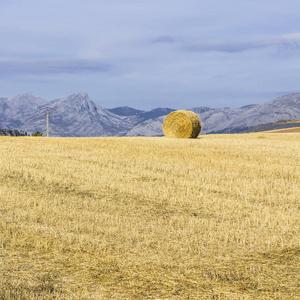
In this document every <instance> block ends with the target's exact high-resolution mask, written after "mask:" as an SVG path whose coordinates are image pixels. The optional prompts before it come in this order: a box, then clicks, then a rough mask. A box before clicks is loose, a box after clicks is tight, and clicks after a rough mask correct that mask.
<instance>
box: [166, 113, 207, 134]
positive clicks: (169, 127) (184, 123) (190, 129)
mask: <svg viewBox="0 0 300 300" xmlns="http://www.w3.org/2000/svg"><path fill="white" fill-rule="evenodd" d="M201 127H202V125H201V122H200V120H199V117H198V116H197V115H196V114H195V113H193V112H192V111H187V110H177V111H173V112H171V113H170V114H168V115H167V117H166V118H165V121H164V124H163V131H164V134H165V136H166V137H167V138H196V137H197V136H198V135H199V133H200V131H201Z"/></svg>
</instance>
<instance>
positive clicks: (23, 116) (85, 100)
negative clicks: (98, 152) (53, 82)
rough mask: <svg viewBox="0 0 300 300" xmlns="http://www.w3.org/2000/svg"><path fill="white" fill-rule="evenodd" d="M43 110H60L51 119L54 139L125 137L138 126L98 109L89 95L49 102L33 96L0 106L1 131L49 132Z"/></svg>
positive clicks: (0, 103) (80, 94) (17, 97)
mask: <svg viewBox="0 0 300 300" xmlns="http://www.w3.org/2000/svg"><path fill="white" fill-rule="evenodd" d="M42 107H51V108H54V109H56V111H54V112H53V113H52V114H51V115H50V133H51V135H54V136H112V135H124V134H125V133H126V132H127V131H128V130H130V129H131V128H132V127H133V126H134V125H132V124H131V123H130V122H127V121H126V120H124V118H122V117H120V116H117V115H115V114H113V113H111V112H109V111H108V110H106V109H104V108H102V107H100V106H96V105H95V104H94V103H93V101H92V100H91V99H90V98H89V97H88V95H87V94H86V93H83V92H80V93H76V94H73V95H71V96H69V97H67V98H60V99H56V100H52V101H46V100H44V99H42V98H39V97H36V96H34V95H32V94H30V93H25V94H21V95H18V96H16V97H13V98H10V99H6V100H3V101H1V102H0V128H7V129H21V130H25V131H28V132H35V131H37V130H38V131H41V132H44V133H45V132H46V127H47V119H46V115H45V114H43V113H41V112H40V111H39V109H40V108H42Z"/></svg>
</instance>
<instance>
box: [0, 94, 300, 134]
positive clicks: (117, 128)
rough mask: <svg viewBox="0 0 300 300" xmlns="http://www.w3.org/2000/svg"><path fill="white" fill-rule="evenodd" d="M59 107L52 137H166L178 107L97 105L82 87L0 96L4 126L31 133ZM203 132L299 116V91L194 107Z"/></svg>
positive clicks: (43, 126) (244, 127) (52, 123)
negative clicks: (237, 104)
mask: <svg viewBox="0 0 300 300" xmlns="http://www.w3.org/2000/svg"><path fill="white" fill-rule="evenodd" d="M46 106H49V107H52V108H55V109H56V111H55V112H54V113H53V114H51V116H50V135H51V136H75V137H76V136H78V137H80V136H125V135H127V136H162V135H163V131H162V125H163V121H164V119H165V117H166V116H167V115H168V114H169V113H170V112H172V111H174V110H175V109H173V108H155V109H152V110H150V111H143V110H138V109H134V108H131V107H128V106H123V107H116V108H112V109H105V108H103V107H101V106H99V105H96V104H95V103H94V102H93V101H92V100H91V99H90V98H89V96H88V95H87V94H86V93H84V92H79V93H76V94H73V95H71V96H69V97H66V98H59V99H55V100H50V101H48V100H45V99H42V98H40V97H38V96H35V95H33V94H31V93H24V94H21V95H17V96H15V97H12V98H1V97H0V128H6V129H18V130H23V131H27V132H30V133H32V132H36V131H40V132H44V133H45V132H46V124H47V123H46V115H45V114H43V113H41V112H40V111H39V109H40V108H43V107H46ZM189 110H191V111H194V112H195V113H196V114H198V115H199V117H200V120H201V123H202V125H203V127H202V131H201V134H207V133H235V132H245V131H247V130H249V131H251V130H252V131H253V130H254V127H256V126H265V125H264V124H273V123H274V122H276V121H279V120H292V119H300V93H295V94H289V95H285V96H282V97H279V98H276V99H274V100H272V101H269V102H266V103H263V104H250V105H247V106H243V107H241V108H229V107H225V108H217V109H216V108H209V107H201V106H199V107H195V108H191V109H189Z"/></svg>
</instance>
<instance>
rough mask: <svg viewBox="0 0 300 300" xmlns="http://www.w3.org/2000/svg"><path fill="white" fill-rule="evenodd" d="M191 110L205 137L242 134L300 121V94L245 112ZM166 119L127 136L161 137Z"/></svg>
mask: <svg viewBox="0 0 300 300" xmlns="http://www.w3.org/2000/svg"><path fill="white" fill-rule="evenodd" d="M189 110H191V111H193V112H195V113H196V114H198V116H199V118H200V120H201V123H202V130H201V134H206V133H229V132H231V133H233V132H240V131H243V130H247V129H249V128H251V127H253V126H256V125H259V124H265V123H272V122H276V121H278V120H282V119H298V118H300V93H295V94H289V95H285V96H282V97H279V98H276V99H274V100H272V101H270V102H266V103H263V104H257V105H254V104H253V105H247V106H243V107H241V108H229V107H225V108H218V109H212V108H208V107H195V108H192V109H189ZM165 117H166V116H163V117H161V118H155V119H150V120H147V121H146V122H143V123H141V124H139V125H138V126H136V127H134V128H133V129H132V130H130V131H129V132H128V133H127V135H140V136H143V135H145V136H147V135H150V134H151V135H153V136H161V135H162V134H163V131H162V125H163V121H164V118H165Z"/></svg>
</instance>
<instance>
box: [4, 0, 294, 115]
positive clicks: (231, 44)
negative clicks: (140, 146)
mask: <svg viewBox="0 0 300 300" xmlns="http://www.w3.org/2000/svg"><path fill="white" fill-rule="evenodd" d="M299 12H300V1H299V0H243V1H241V0H226V1H224V0H177V1H176V0H172V1H171V0H151V1H150V0H84V1H83V0H43V1H41V0H0V97H13V96H16V95H18V94H21V93H24V92H31V93H33V94H35V95H37V96H40V97H42V98H45V99H47V100H52V99H57V98H63V97H67V96H69V95H71V94H74V93H77V92H79V91H84V92H87V93H88V95H89V96H90V98H91V99H92V100H93V101H94V102H95V103H97V104H98V105H100V106H102V107H106V108H113V107H118V106H130V107H134V108H137V109H145V110H147V109H152V108H155V107H170V108H174V109H188V108H193V107H199V106H208V107H213V108H215V107H225V106H226V107H241V106H244V105H248V104H254V103H255V104H256V103H264V102H267V101H270V100H272V99H274V98H276V97H278V96H282V95H286V94H289V93H294V92H300V87H299V82H300V14H299Z"/></svg>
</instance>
